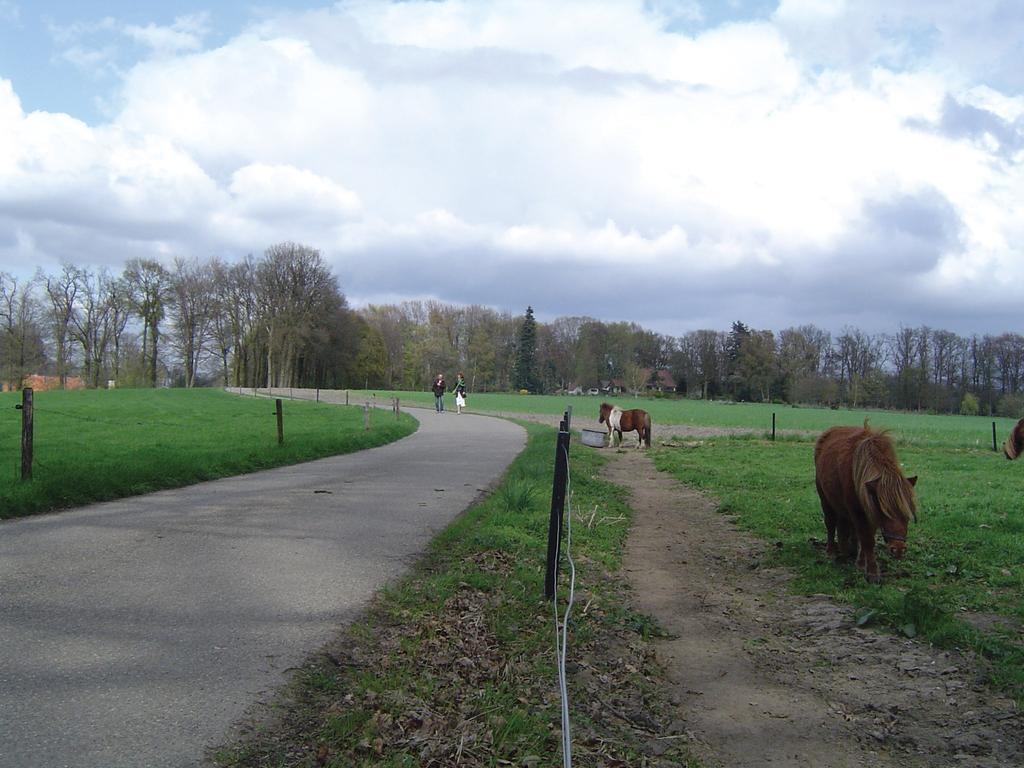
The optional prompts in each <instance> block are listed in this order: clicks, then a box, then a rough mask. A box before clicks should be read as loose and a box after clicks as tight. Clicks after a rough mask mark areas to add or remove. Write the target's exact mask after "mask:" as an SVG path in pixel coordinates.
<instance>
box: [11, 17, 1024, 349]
mask: <svg viewBox="0 0 1024 768" xmlns="http://www.w3.org/2000/svg"><path fill="white" fill-rule="evenodd" d="M283 241H294V242H298V243H303V244H306V245H310V246H313V247H315V248H318V249H319V250H320V251H321V253H322V254H323V256H324V258H325V260H326V261H327V262H328V264H329V265H330V266H331V268H332V270H333V272H334V274H335V275H336V276H337V277H338V280H339V285H340V287H341V289H342V291H343V292H344V293H345V294H346V296H347V297H348V299H349V302H350V304H351V305H353V306H356V307H359V306H363V305H366V304H368V303H390V302H398V301H403V300H407V299H437V300H440V301H443V302H447V303H456V304H483V305H487V306H491V307H493V308H495V309H498V310H501V311H508V312H510V313H512V314H514V315H520V314H522V313H523V312H524V311H525V308H526V307H527V305H531V306H532V307H533V308H534V311H535V313H536V316H537V317H538V319H540V320H542V321H549V320H551V319H554V318H556V317H559V316H574V315H581V316H582V315H585V316H590V317H596V318H599V319H602V320H606V321H622V320H625V321H632V322H636V323H639V324H640V325H642V326H644V327H646V328H649V329H652V330H656V331H659V332H661V333H666V334H671V335H682V334H684V333H686V332H688V331H691V330H695V329H699V328H714V329H719V330H726V329H728V327H729V325H730V324H731V322H732V321H734V320H742V321H743V322H745V323H746V324H747V325H748V326H750V327H753V328H757V329H773V330H781V329H782V328H786V327H790V326H794V325H800V324H804V323H814V324H816V325H818V326H820V327H822V328H825V329H828V330H832V331H839V330H841V329H842V328H843V327H845V326H853V327H857V328H860V329H862V330H865V331H868V332H894V331H895V330H896V329H897V328H898V327H899V326H918V325H929V326H931V327H935V328H946V329H949V330H953V331H957V332H960V333H965V334H966V333H1001V332H1005V331H1020V330H1021V325H1022V323H1021V317H1020V316H1021V306H1022V302H1021V293H1022V291H1024V5H1022V4H1021V3H1020V2H1019V0H1005V1H1003V0H975V1H974V2H972V3H969V4H968V3H962V2H958V1H950V2H943V1H941V0H849V2H847V1H846V0H779V1H778V2H771V1H768V0H749V1H747V0H720V1H719V2H702V1H701V0H679V1H678V2H672V1H670V0H636V1H635V2H629V1H626V0H621V1H616V2H605V1H603V0H559V2H549V1H548V0H507V1H503V0H496V1H494V2H488V1H485V0H460V1H456V0H430V1H429V2H428V1H426V0H407V1H406V2H391V3H389V2H383V1H374V2H369V1H368V0H352V1H346V2H338V3H333V4H331V3H316V2H308V1H300V0H266V2H247V1H246V0H226V1H225V0H219V1H218V2H217V3H213V2H203V0H196V1H194V2H192V1H189V2H186V1H183V0H163V1H162V2H160V3H151V2H137V1H136V0H131V1H129V0H108V1H106V2H99V1H98V0H74V1H72V0H67V1H66V2H46V1H45V0H32V2H29V1H28V0H0V271H5V272H9V273H12V274H15V275H21V276H26V275H31V274H32V273H33V272H34V270H35V269H36V268H37V267H38V268H41V269H42V270H43V271H44V272H56V271H57V270H59V268H60V264H61V263H62V262H71V263H74V264H78V265H83V266H84V265H87V266H90V267H92V268H94V269H101V268H103V267H106V268H109V269H110V270H111V271H114V272H117V271H120V269H121V268H122V266H123V265H124V263H125V261H126V260H128V259H129V258H133V257H154V258H158V259H161V260H163V261H164V262H165V263H168V264H170V263H171V260H172V259H173V258H174V257H176V256H196V257H199V258H208V257H213V256H217V257H220V258H223V259H226V260H228V261H232V260H237V259H239V258H242V257H244V256H245V255H246V254H249V253H252V254H254V255H257V256H258V255H260V254H261V253H262V252H263V251H264V250H265V249H266V248H267V247H268V246H270V245H273V244H275V243H278V242H283Z"/></svg>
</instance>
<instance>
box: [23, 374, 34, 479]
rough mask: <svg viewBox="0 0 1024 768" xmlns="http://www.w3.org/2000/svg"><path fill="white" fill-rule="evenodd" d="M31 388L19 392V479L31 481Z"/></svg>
mask: <svg viewBox="0 0 1024 768" xmlns="http://www.w3.org/2000/svg"><path fill="white" fill-rule="evenodd" d="M32 394H33V390H32V387H25V388H24V389H23V390H21V479H22V481H27V480H31V479H32V422H33V416H32V402H33V398H32Z"/></svg>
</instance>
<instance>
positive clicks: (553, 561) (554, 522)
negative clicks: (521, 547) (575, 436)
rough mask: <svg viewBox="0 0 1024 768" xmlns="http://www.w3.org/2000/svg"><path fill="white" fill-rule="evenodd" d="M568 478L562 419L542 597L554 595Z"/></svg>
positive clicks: (566, 427)
mask: <svg viewBox="0 0 1024 768" xmlns="http://www.w3.org/2000/svg"><path fill="white" fill-rule="evenodd" d="M568 479H569V423H568V421H567V420H563V421H562V423H561V425H560V426H559V429H558V439H557V440H556V442H555V477H554V480H553V482H552V485H551V516H550V518H549V519H548V557H547V569H546V571H545V573H544V597H545V598H546V599H548V600H551V599H553V598H554V597H555V584H556V582H557V581H558V561H559V558H560V557H561V550H562V518H563V516H564V514H565V488H566V483H567V482H568Z"/></svg>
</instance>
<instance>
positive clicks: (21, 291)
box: [0, 272, 43, 389]
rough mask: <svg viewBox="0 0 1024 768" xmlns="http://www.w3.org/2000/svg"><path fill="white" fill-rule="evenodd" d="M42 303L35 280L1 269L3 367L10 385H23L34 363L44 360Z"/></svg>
mask: <svg viewBox="0 0 1024 768" xmlns="http://www.w3.org/2000/svg"><path fill="white" fill-rule="evenodd" d="M38 316H39V307H38V304H37V302H36V299H35V296H34V295H33V282H32V281H30V280H26V281H24V282H20V283H19V280H18V278H16V277H14V276H13V275H10V274H7V273H5V272H0V368H2V370H3V380H4V381H5V382H7V386H8V388H9V389H20V388H21V386H22V383H23V382H24V379H25V376H27V375H28V374H29V373H30V370H31V368H32V367H33V366H36V365H39V364H40V363H41V362H42V361H43V340H42V332H41V330H40V328H39V324H38Z"/></svg>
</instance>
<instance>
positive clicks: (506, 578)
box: [217, 424, 694, 768]
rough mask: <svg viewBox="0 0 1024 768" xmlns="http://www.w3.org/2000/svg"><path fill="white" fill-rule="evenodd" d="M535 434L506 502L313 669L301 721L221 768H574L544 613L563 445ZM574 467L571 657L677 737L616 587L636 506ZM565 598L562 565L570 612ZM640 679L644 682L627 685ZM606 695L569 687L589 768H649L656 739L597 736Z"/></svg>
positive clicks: (292, 701)
mask: <svg viewBox="0 0 1024 768" xmlns="http://www.w3.org/2000/svg"><path fill="white" fill-rule="evenodd" d="M524 426H526V428H527V430H528V432H529V439H528V444H527V447H526V449H525V450H524V451H523V452H522V453H521V454H520V455H519V456H518V457H517V458H516V459H515V461H514V462H513V464H512V465H511V467H510V468H509V470H508V472H507V473H506V476H505V478H504V480H503V482H502V484H501V485H500V486H499V487H498V488H497V489H496V490H495V492H494V493H493V494H491V495H490V496H489V497H488V498H487V499H485V500H483V501H482V502H480V503H479V504H477V505H475V506H474V507H473V508H471V509H470V510H469V511H467V513H466V514H464V515H463V516H461V517H460V518H459V519H458V520H456V521H455V522H454V523H453V524H452V525H451V526H449V527H448V528H447V529H446V530H445V531H444V532H442V533H441V534H440V536H438V537H437V538H436V539H435V541H434V542H433V543H432V545H431V547H430V550H429V552H428V554H427V555H426V557H425V558H424V559H423V560H422V561H421V562H420V563H419V564H418V566H417V567H416V568H415V569H414V571H413V572H412V573H411V574H410V575H409V576H407V577H406V578H404V579H402V580H401V581H400V582H399V583H398V584H396V585H393V586H392V587H391V588H389V589H386V590H385V591H384V592H383V593H382V595H381V596H380V597H379V598H378V600H377V601H376V604H375V606H374V607H373V608H372V609H371V610H370V611H369V612H368V613H367V614H366V615H365V616H364V617H363V618H362V619H361V620H360V621H358V622H357V623H356V624H355V625H354V626H352V627H351V628H350V629H348V630H346V634H345V635H344V636H342V637H341V638H339V639H338V640H337V641H336V643H334V644H332V645H331V646H330V647H329V649H328V650H327V652H326V654H324V657H322V658H318V659H315V660H313V661H312V662H311V663H310V664H309V665H307V667H306V668H304V671H303V673H301V674H300V675H298V676H297V680H296V682H295V684H294V685H293V687H292V690H291V693H290V697H289V700H288V701H287V702H283V703H282V702H279V703H278V704H276V705H275V712H277V713H282V712H284V713H287V714H286V715H285V716H284V721H283V725H282V726H280V727H278V728H277V729H276V730H272V731H270V732H267V733H265V734H264V736H263V737H257V738H255V739H250V740H248V741H246V742H244V743H240V744H236V745H234V746H230V747H227V748H225V749H222V750H221V751H220V752H219V753H218V755H217V764H218V765H223V766H251V767H252V768H255V767H256V766H260V767H261V768H262V767H263V766H299V765H302V766H305V765H311V764H313V763H312V762H311V760H312V759H313V758H312V755H314V754H316V753H317V752H319V753H320V754H321V756H322V757H323V762H322V764H324V765H328V766H384V767H388V766H392V767H397V766H416V765H425V764H431V765H456V764H462V765H467V766H483V765H487V766H495V765H516V766H520V765H538V766H540V765H544V766H546V765H555V764H558V763H560V759H561V758H560V742H559V736H558V732H557V727H558V725H559V723H560V712H559V699H558V696H557V672H556V662H555V655H554V629H553V615H552V606H551V604H550V603H549V602H547V601H545V600H543V599H542V595H543V585H544V567H545V552H546V547H547V530H548V515H549V511H550V510H549V507H550V488H551V482H552V460H553V453H554V441H555V433H554V431H553V430H552V429H551V428H549V427H544V426H540V425H537V424H527V425H524ZM570 460H571V473H572V474H571V477H572V482H571V500H570V509H571V510H572V513H573V534H572V554H573V558H574V560H575V562H576V565H577V595H576V599H577V606H576V609H575V610H574V613H573V621H572V625H571V626H572V629H571V637H570V640H569V644H570V646H571V647H572V656H573V658H576V659H580V658H583V659H586V660H587V664H588V666H589V667H590V668H591V670H592V672H593V674H594V676H595V677H596V678H599V679H601V680H602V682H600V684H599V685H600V691H599V693H600V695H601V696H602V697H610V698H626V697H629V696H631V695H632V696H635V697H637V698H636V701H637V702H638V703H637V704H636V706H638V707H641V706H642V707H643V708H644V709H645V711H649V712H652V713H658V714H660V715H661V716H663V718H664V720H665V722H666V724H667V723H668V722H669V721H670V720H671V715H670V714H667V713H668V712H669V711H670V709H671V708H670V706H669V705H668V697H667V695H665V694H659V693H658V692H657V691H654V690H652V683H651V679H653V678H654V676H655V673H654V672H653V671H652V670H650V669H644V666H645V664H647V663H648V662H647V661H646V660H647V659H649V658H650V656H651V654H650V652H649V650H647V651H645V650H644V649H643V647H642V646H643V643H644V641H645V640H646V639H647V638H649V637H651V636H652V635H655V634H657V628H656V626H655V625H654V623H653V622H652V621H651V620H650V619H648V618H646V617H643V616H640V615H638V614H635V613H633V612H630V611H626V610H623V609H622V608H621V605H622V604H623V602H624V601H625V599H626V595H625V589H624V587H623V586H622V583H621V581H618V580H617V577H616V576H615V571H616V570H617V569H618V567H619V565H620V563H621V559H622V553H623V547H624V543H625V539H626V536H627V534H628V529H629V522H630V511H629V509H628V507H627V506H626V504H625V501H624V492H623V491H622V489H619V488H616V487H615V486H612V485H610V484H609V483H607V482H606V481H603V480H601V479H600V478H599V477H598V473H599V467H600V465H601V464H602V463H603V462H604V461H605V459H604V457H602V456H601V455H600V453H599V452H597V451H590V450H574V451H571V452H570ZM592 510H599V514H597V515H592V514H591V511H592ZM563 551H564V550H563ZM584 585H585V586H584ZM565 588H566V575H565V572H564V566H563V574H562V579H561V587H560V596H561V597H562V598H563V599H564V595H565ZM584 606H585V607H586V608H587V610H586V612H585V613H584V611H583V608H584ZM609 632H611V633H612V635H609ZM616 632H617V633H620V634H622V635H624V636H625V637H626V640H625V641H623V642H622V643H621V644H620V645H617V646H616V645H614V644H613V643H612V642H610V639H609V638H610V637H614V633H616ZM602 659H603V660H602ZM630 665H634V666H635V668H637V670H638V671H636V672H634V673H627V672H625V671H624V669H625V667H626V666H630ZM627 674H629V675H631V677H630V681H629V684H628V685H627V686H626V688H625V689H624V688H621V687H619V686H620V684H621V683H620V681H621V680H622V679H623V677H624V676H625V675H627ZM641 692H642V695H643V697H644V698H643V700H642V704H641V703H640V701H641V700H640V698H639V697H640V696H641ZM595 693H597V692H596V691H591V690H588V689H586V688H581V687H579V684H577V682H576V681H575V680H574V679H573V678H572V677H571V676H570V702H571V706H572V708H573V710H572V715H571V716H572V719H573V723H574V742H575V745H576V746H575V747H574V753H575V754H576V755H577V759H578V760H579V761H580V764H581V765H594V764H597V763H598V762H599V761H601V760H607V761H611V762H613V763H614V764H616V765H640V764H642V760H644V759H645V758H644V757H643V754H642V750H643V748H644V746H645V744H646V742H647V740H648V739H649V736H644V735H641V736H640V737H639V738H638V737H637V735H636V734H634V733H632V732H631V731H630V729H629V728H628V726H623V725H621V724H619V723H618V721H617V720H615V719H614V718H604V720H605V722H602V723H599V724H595V723H594V722H593V721H592V718H591V713H592V707H593V702H594V694H595ZM659 695H661V696H662V699H661V701H662V704H661V706H664V709H663V710H659V709H658V707H659V703H658V702H659V698H658V697H659ZM460 744H464V745H465V752H462V751H461V747H460ZM683 750H684V746H683V744H682V743H681V742H673V743H672V746H671V748H670V751H669V752H668V753H666V755H665V756H663V757H664V761H663V762H648V763H643V764H650V765H694V763H692V761H689V758H688V756H687V755H686V753H685V752H684V751H683ZM531 756H532V757H533V758H534V759H531ZM646 759H649V758H646Z"/></svg>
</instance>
